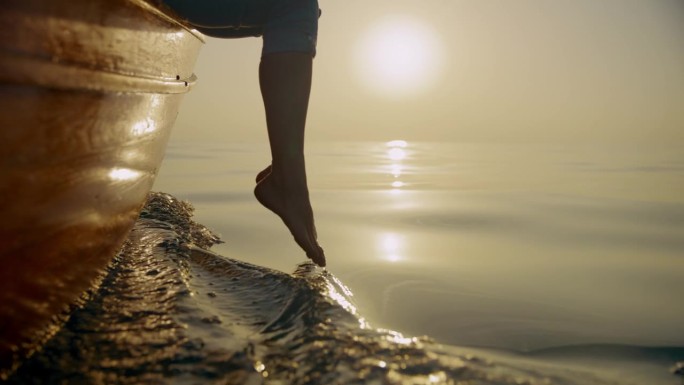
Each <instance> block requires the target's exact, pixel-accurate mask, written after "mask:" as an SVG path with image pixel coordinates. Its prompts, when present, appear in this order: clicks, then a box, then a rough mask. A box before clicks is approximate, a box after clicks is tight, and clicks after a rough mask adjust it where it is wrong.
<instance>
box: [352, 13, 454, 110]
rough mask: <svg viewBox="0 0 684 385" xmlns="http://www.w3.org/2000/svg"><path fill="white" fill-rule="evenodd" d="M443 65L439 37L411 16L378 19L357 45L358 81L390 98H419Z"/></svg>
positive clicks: (355, 68)
mask: <svg viewBox="0 0 684 385" xmlns="http://www.w3.org/2000/svg"><path fill="white" fill-rule="evenodd" d="M443 66H444V49H443V44H442V42H441V39H440V37H439V34H438V33H437V31H435V29H434V28H432V27H431V26H430V25H429V24H427V23H426V22H423V21H421V20H419V19H417V18H415V17H412V16H404V15H393V16H386V17H384V18H382V19H380V20H377V21H376V22H375V23H374V24H373V25H372V26H371V27H370V28H369V29H368V30H367V31H365V32H364V33H363V34H362V35H361V38H360V41H359V42H358V43H357V44H356V46H355V53H354V71H355V74H356V78H357V79H358V80H359V81H360V82H361V84H362V85H363V86H364V87H365V88H367V89H368V90H370V91H372V92H374V93H379V94H382V95H385V96H389V97H405V96H409V95H416V94H418V93H419V92H420V91H423V90H425V89H428V88H430V86H433V85H434V84H435V82H436V80H437V79H438V78H439V75H440V73H441V71H442V67H443Z"/></svg>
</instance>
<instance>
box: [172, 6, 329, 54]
mask: <svg viewBox="0 0 684 385" xmlns="http://www.w3.org/2000/svg"><path fill="white" fill-rule="evenodd" d="M163 3H164V4H166V5H167V6H168V7H170V8H171V9H172V10H173V11H174V12H175V13H176V14H177V15H178V16H179V17H180V18H181V19H183V20H185V21H186V22H187V23H189V24H190V25H192V26H193V27H195V28H196V29H197V30H199V31H200V32H202V33H204V34H205V35H208V36H212V37H219V38H241V37H250V36H262V37H263V40H264V45H263V49H262V56H263V55H268V54H271V53H279V52H307V53H311V55H312V56H315V54H316V38H317V36H318V18H319V16H320V14H321V12H320V9H319V8H318V0H163Z"/></svg>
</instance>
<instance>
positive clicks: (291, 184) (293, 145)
mask: <svg viewBox="0 0 684 385" xmlns="http://www.w3.org/2000/svg"><path fill="white" fill-rule="evenodd" d="M312 61H313V58H312V57H311V54H308V53H299V52H291V53H277V54H270V55H266V56H264V57H263V58H262V59H261V64H260V66H259V82H260V85H261V95H262V97H263V99H264V107H265V109H266V125H267V127H268V138H269V142H270V144H271V157H272V163H271V167H270V171H269V168H268V167H267V168H266V169H265V170H263V171H262V172H260V173H259V175H258V176H257V186H256V188H255V189H254V195H255V196H256V198H257V199H258V200H259V202H260V203H261V204H262V205H264V206H265V207H266V208H268V209H269V210H271V211H273V212H274V213H276V214H277V215H278V216H279V217H280V218H281V219H282V220H283V222H284V223H285V225H286V226H287V228H288V229H289V230H290V233H292V235H293V236H294V239H295V241H296V242H297V244H298V245H299V246H300V247H301V248H302V249H304V251H306V255H307V257H309V258H310V259H311V260H313V261H314V262H315V263H316V264H318V265H320V266H325V255H324V253H323V249H322V248H321V247H320V246H319V245H318V241H317V239H316V238H317V235H316V227H315V225H314V217H313V210H312V208H311V202H310V201H309V190H308V187H307V182H306V167H305V164H304V127H305V124H306V113H307V109H308V106H309V93H310V90H311V72H312V64H313V63H312Z"/></svg>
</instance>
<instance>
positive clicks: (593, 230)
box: [154, 139, 684, 384]
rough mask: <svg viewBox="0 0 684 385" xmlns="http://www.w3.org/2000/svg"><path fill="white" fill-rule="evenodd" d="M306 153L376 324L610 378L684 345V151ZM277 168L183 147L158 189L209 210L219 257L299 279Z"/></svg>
mask: <svg viewBox="0 0 684 385" xmlns="http://www.w3.org/2000/svg"><path fill="white" fill-rule="evenodd" d="M306 151H307V169H308V173H309V185H310V190H311V197H312V204H313V206H314V210H315V215H316V221H317V222H316V223H317V228H318V234H319V239H320V241H321V244H322V246H323V247H324V249H325V250H326V255H327V258H328V269H327V270H328V271H329V272H331V273H332V274H334V276H335V277H337V279H339V280H340V281H341V282H343V283H344V285H346V287H348V288H349V289H350V292H352V293H353V297H354V301H355V303H356V304H357V306H358V309H359V312H360V313H361V314H363V316H364V318H365V319H366V320H368V322H370V323H371V324H373V325H375V326H377V327H382V328H387V329H391V330H397V331H400V332H402V333H405V334H407V335H411V336H423V335H425V336H429V337H430V338H432V339H434V340H436V341H438V342H439V343H443V344H445V345H452V346H459V347H476V348H486V349H494V350H497V351H502V352H503V351H507V352H515V353H516V354H518V353H524V354H526V355H528V356H535V357H543V356H546V355H548V356H553V357H562V356H566V355H567V357H568V358H570V357H572V358H573V359H575V360H578V361H586V363H589V364H592V365H594V364H595V365H596V366H598V367H601V366H605V364H601V363H600V362H601V360H603V361H606V360H608V359H609V358H615V359H618V358H620V359H628V358H629V359H631V360H633V361H634V360H635V361H636V362H637V363H633V364H630V365H629V367H630V368H632V371H633V372H634V373H633V375H634V376H636V375H637V374H638V373H646V372H648V369H647V367H649V365H648V359H647V358H644V357H648V353H644V352H637V351H638V350H639V348H678V347H679V348H681V347H684V326H682V325H684V306H682V303H683V302H682V301H683V299H684V278H683V277H684V147H682V146H675V145H648V144H643V143H637V144H520V143H502V144H497V143H448V142H446V143H426V142H406V141H403V140H401V139H393V140H388V141H386V142H348V143H343V142H334V143H323V142H321V143H308V144H307V149H306ZM269 161H270V153H269V150H268V147H267V144H266V143H217V142H211V143H210V142H195V143H188V142H180V141H172V142H171V144H170V147H169V150H168V153H167V156H166V160H165V163H164V165H163V168H162V169H161V172H160V175H159V178H158V180H157V182H156V184H155V187H154V189H155V190H156V191H164V192H168V193H171V194H173V195H175V196H177V197H178V198H181V199H185V200H187V201H189V202H191V203H192V204H193V205H194V206H195V208H196V212H195V215H196V216H195V219H196V220H197V221H198V222H200V223H202V224H204V225H206V226H207V227H209V228H210V229H212V230H213V231H215V232H216V233H218V234H220V236H221V238H222V239H223V240H224V241H225V243H223V244H220V245H217V246H214V248H213V250H214V251H215V252H217V253H218V254H221V255H224V256H226V257H229V258H234V259H237V260H242V261H247V262H249V263H253V264H256V265H260V266H265V267H268V268H272V269H275V270H280V271H283V272H287V273H291V272H292V271H294V270H295V268H296V265H297V263H299V262H302V261H303V260H304V254H303V252H302V251H301V250H299V249H298V247H297V246H296V244H295V243H294V242H293V241H292V239H291V238H290V235H289V233H288V232H287V230H286V229H285V227H284V226H283V225H282V223H281V222H280V220H279V219H278V218H277V217H276V216H275V215H273V214H272V213H270V212H268V211H267V210H266V209H264V208H263V207H261V206H260V205H259V204H258V203H257V202H256V200H255V199H254V198H253V195H252V189H253V187H254V177H255V175H256V173H257V172H258V171H259V170H261V169H262V168H263V167H264V166H266V165H267V164H268V163H269ZM582 347H585V348H586V349H583V348H582ZM620 347H622V348H624V349H623V350H620ZM675 351H676V349H675ZM584 352H586V356H585V354H584ZM680 353H681V351H680ZM635 357H641V358H638V359H635ZM680 359H684V357H681V358H680ZM639 362H641V363H642V364H643V367H640V366H639V365H638V363H639ZM656 366H658V365H656ZM651 369H652V371H651V372H650V373H657V372H658V371H661V373H662V374H663V376H662V377H661V382H660V383H662V384H676V383H680V382H678V381H679V380H678V379H677V378H675V377H673V376H672V375H671V374H670V373H668V370H667V369H668V368H667V365H665V367H662V363H661V364H660V367H659V368H655V367H652V368H651ZM622 370H628V369H627V368H623V369H622Z"/></svg>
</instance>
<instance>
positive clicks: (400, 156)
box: [385, 140, 408, 195]
mask: <svg viewBox="0 0 684 385" xmlns="http://www.w3.org/2000/svg"><path fill="white" fill-rule="evenodd" d="M385 145H386V146H387V148H388V149H387V158H388V159H389V160H390V165H389V170H390V172H389V173H390V174H391V175H392V177H394V181H392V183H391V186H392V189H390V190H389V193H390V194H391V195H399V194H400V193H401V188H402V187H404V186H405V185H406V184H405V183H404V182H402V181H400V180H399V177H401V175H402V173H403V171H404V165H403V164H402V161H405V160H406V159H407V158H408V153H407V152H406V150H405V148H407V147H408V143H407V142H406V141H405V140H391V141H389V142H387V143H385Z"/></svg>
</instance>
